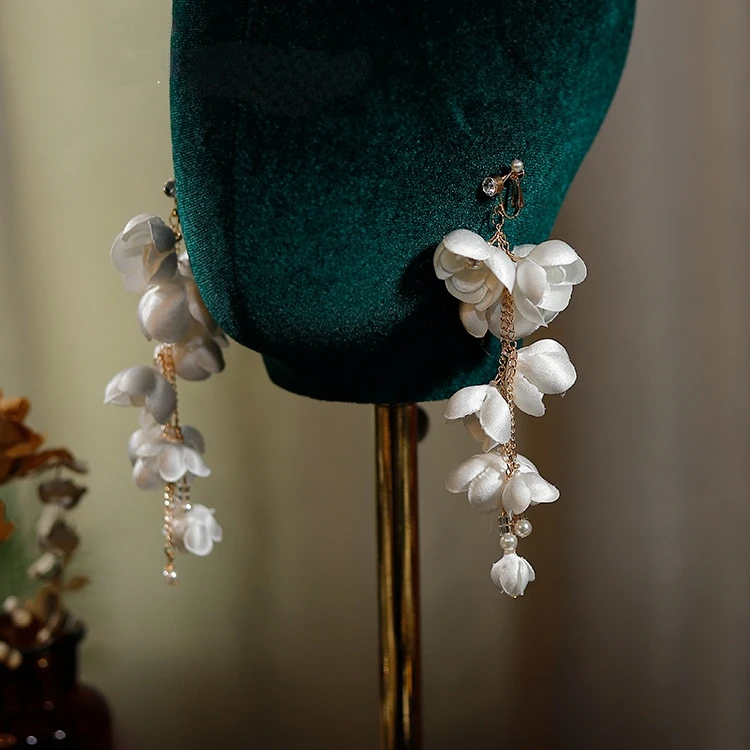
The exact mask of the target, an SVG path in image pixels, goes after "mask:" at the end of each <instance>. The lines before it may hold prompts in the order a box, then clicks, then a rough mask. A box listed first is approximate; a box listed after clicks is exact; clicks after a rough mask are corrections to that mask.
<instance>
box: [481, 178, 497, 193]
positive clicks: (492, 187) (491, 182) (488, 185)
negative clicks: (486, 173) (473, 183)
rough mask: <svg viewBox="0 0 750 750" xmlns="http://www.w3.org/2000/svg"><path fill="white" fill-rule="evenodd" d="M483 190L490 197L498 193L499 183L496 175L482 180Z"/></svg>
mask: <svg viewBox="0 0 750 750" xmlns="http://www.w3.org/2000/svg"><path fill="white" fill-rule="evenodd" d="M482 192H483V193H484V194H485V195H489V196H490V197H492V196H493V195H497V183H496V182H495V178H494V177H485V178H484V180H482Z"/></svg>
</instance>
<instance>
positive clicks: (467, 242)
mask: <svg viewBox="0 0 750 750" xmlns="http://www.w3.org/2000/svg"><path fill="white" fill-rule="evenodd" d="M440 244H441V245H443V246H444V247H445V248H446V249H447V250H449V251H450V252H452V253H453V254H454V255H461V256H463V257H464V258H471V259H472V260H487V258H488V257H489V255H490V251H491V246H490V245H489V244H488V243H487V241H486V240H485V239H484V237H482V236H481V235H479V234H477V233H476V232H472V231H470V230H468V229H456V230H454V231H453V232H449V233H448V234H446V235H445V237H443V241H442V242H441V243H440Z"/></svg>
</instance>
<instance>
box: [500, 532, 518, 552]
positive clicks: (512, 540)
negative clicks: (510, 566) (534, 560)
mask: <svg viewBox="0 0 750 750" xmlns="http://www.w3.org/2000/svg"><path fill="white" fill-rule="evenodd" d="M500 546H501V547H502V548H503V549H504V550H505V551H506V552H513V551H515V549H516V547H518V537H517V536H516V535H515V534H511V533H507V534H503V535H502V536H501V537H500Z"/></svg>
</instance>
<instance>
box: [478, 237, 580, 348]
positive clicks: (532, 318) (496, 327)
mask: <svg viewBox="0 0 750 750" xmlns="http://www.w3.org/2000/svg"><path fill="white" fill-rule="evenodd" d="M513 255H514V256H515V257H516V258H517V260H516V277H515V284H514V286H513V289H512V294H513V302H514V315H515V325H514V327H515V334H516V338H517V339H520V338H523V337H524V336H528V335H529V334H531V333H533V332H534V331H536V330H537V329H538V328H540V327H541V326H546V325H548V324H549V323H550V322H551V321H552V320H553V319H554V318H556V317H557V315H558V314H559V313H560V312H561V311H563V310H564V309H565V308H566V307H567V306H568V303H569V302H570V296H571V294H572V293H573V287H574V286H575V285H576V284H580V283H581V282H582V281H583V280H584V279H585V278H586V265H585V264H584V262H583V261H582V260H581V258H580V257H578V253H576V251H575V250H574V249H573V248H572V247H571V246H570V245H568V244H567V243H565V242H562V241H561V240H547V241H546V242H542V243H540V244H539V245H519V246H518V247H516V248H514V249H513ZM501 317H502V305H499V304H496V305H494V306H493V308H492V310H491V311H490V312H489V313H488V314H487V318H488V321H489V328H490V330H491V331H492V333H493V334H494V335H495V336H498V337H500V325H501Z"/></svg>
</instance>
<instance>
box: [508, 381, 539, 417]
mask: <svg viewBox="0 0 750 750" xmlns="http://www.w3.org/2000/svg"><path fill="white" fill-rule="evenodd" d="M513 400H514V401H515V404H516V406H517V407H518V408H519V409H520V410H521V411H522V412H524V413H525V414H530V415H531V416H532V417H542V416H544V412H545V408H544V401H543V400H542V393H541V391H540V390H539V389H538V388H537V387H536V386H535V385H534V384H533V383H530V382H529V381H528V380H527V379H526V378H525V377H524V376H523V375H522V374H521V373H520V372H517V373H516V377H515V378H514V380H513Z"/></svg>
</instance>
